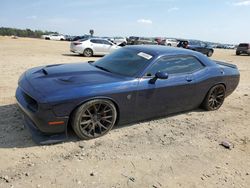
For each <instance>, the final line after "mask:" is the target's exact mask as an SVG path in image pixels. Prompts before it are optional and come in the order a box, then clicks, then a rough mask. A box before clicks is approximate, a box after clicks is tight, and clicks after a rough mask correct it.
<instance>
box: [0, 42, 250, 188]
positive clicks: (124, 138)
mask: <svg viewBox="0 0 250 188" xmlns="http://www.w3.org/2000/svg"><path fill="white" fill-rule="evenodd" d="M234 54H235V51H234V50H219V49H216V50H215V54H214V55H213V57H212V59H216V60H223V61H227V62H229V63H233V64H236V65H237V66H238V68H239V70H240V73H241V80H240V84H239V86H238V88H237V89H236V91H235V92H234V93H233V94H232V95H230V96H229V97H228V98H227V99H226V100H225V103H224V105H223V106H222V107H221V108H220V109H219V110H218V111H214V112H205V111H203V110H199V109H197V110H194V111H192V112H187V113H183V114H177V115H173V116H170V117H166V118H163V119H158V120H153V121H148V122H143V123H138V124H133V125H129V126H122V127H117V128H116V129H113V130H112V131H111V132H110V133H109V134H107V135H106V136H104V137H101V138H98V139H94V140H90V141H77V140H73V141H69V142H66V143H61V144H57V145H51V146H38V145H36V144H35V143H34V142H33V141H32V140H31V137H30V134H29V132H28V131H27V130H26V129H24V128H23V122H22V116H21V114H20V112H19V110H18V108H17V106H16V103H15V98H14V95H15V89H16V87H17V80H18V77H19V76H20V75H21V73H22V72H24V71H25V70H27V69H28V68H31V67H34V66H39V65H45V64H56V63H71V62H80V61H87V60H88V59H87V58H84V57H82V56H77V55H73V54H71V53H70V52H69V42H61V41H58V42H57V41H45V40H40V39H23V38H19V39H10V38H9V37H1V38H0V187H4V188H5V187H86V188H90V187H94V188H99V187H100V188H107V187H114V188H119V187H139V188H146V187H152V188H163V187H164V188H165V187H170V188H172V187H193V188H195V187H227V188H230V187H237V188H238V187H250V56H235V55H234ZM90 59H95V58H90ZM223 140H227V141H229V142H230V143H232V144H233V145H234V148H232V149H231V150H228V149H225V148H224V147H222V146H221V145H220V143H221V141H223Z"/></svg>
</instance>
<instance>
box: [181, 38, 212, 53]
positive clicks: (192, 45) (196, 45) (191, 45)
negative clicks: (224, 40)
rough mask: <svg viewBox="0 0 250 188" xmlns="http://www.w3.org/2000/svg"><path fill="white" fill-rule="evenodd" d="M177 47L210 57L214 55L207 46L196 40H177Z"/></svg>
mask: <svg viewBox="0 0 250 188" xmlns="http://www.w3.org/2000/svg"><path fill="white" fill-rule="evenodd" d="M177 47H182V48H186V49H190V50H193V51H197V52H200V53H203V54H205V55H207V56H208V57H211V56H212V55H213V53H214V49H213V48H212V47H210V46H209V45H207V44H206V43H205V42H202V41H196V40H179V42H178V44H177Z"/></svg>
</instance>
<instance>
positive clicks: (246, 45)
mask: <svg viewBox="0 0 250 188" xmlns="http://www.w3.org/2000/svg"><path fill="white" fill-rule="evenodd" d="M248 45H249V44H247V43H241V44H239V47H248Z"/></svg>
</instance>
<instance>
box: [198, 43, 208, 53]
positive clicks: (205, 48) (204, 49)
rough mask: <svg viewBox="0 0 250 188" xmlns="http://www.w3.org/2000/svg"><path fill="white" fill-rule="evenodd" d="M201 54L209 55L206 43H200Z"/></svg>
mask: <svg viewBox="0 0 250 188" xmlns="http://www.w3.org/2000/svg"><path fill="white" fill-rule="evenodd" d="M199 48H200V52H201V53H203V54H207V53H208V48H207V44H206V43H204V42H200V47H199Z"/></svg>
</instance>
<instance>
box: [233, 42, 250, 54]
mask: <svg viewBox="0 0 250 188" xmlns="http://www.w3.org/2000/svg"><path fill="white" fill-rule="evenodd" d="M241 54H248V55H250V43H240V44H239V45H238V47H237V49H236V55H241Z"/></svg>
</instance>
